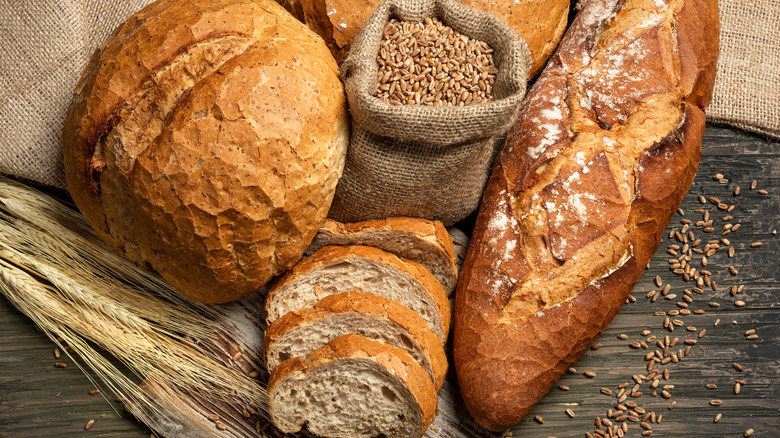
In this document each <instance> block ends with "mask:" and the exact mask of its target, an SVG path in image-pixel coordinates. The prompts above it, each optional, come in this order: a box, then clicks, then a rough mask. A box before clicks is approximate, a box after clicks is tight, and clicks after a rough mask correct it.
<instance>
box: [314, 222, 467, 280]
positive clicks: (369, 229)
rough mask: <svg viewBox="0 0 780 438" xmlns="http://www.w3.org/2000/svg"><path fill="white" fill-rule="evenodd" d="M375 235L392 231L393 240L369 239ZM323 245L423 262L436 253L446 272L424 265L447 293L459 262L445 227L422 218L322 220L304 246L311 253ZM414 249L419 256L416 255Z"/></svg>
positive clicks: (455, 275) (454, 277) (456, 272)
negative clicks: (373, 250)
mask: <svg viewBox="0 0 780 438" xmlns="http://www.w3.org/2000/svg"><path fill="white" fill-rule="evenodd" d="M374 234H391V235H393V236H394V237H393V238H392V240H393V242H383V241H381V240H379V239H377V238H372V235H374ZM407 242H408V246H409V248H408V250H407V249H406V248H404V249H401V250H394V249H395V247H396V246H397V245H404V244H406V243H407ZM326 245H341V246H347V245H367V246H374V247H377V248H379V249H382V250H384V251H387V252H391V253H393V254H395V255H397V256H398V257H402V258H406V259H408V260H412V261H414V262H417V263H420V264H423V265H426V263H425V258H424V257H423V256H422V254H423V253H424V254H425V255H427V256H435V257H436V260H437V261H438V265H440V266H445V267H446V268H445V271H444V272H442V273H441V274H440V275H438V276H436V273H435V269H432V268H433V266H430V265H426V266H427V267H428V270H429V271H430V272H431V273H433V274H434V276H436V278H437V279H438V280H439V282H440V283H441V285H442V286H443V287H444V291H445V292H446V293H447V295H450V294H451V293H452V292H453V291H454V290H455V286H456V284H457V282H458V262H457V258H456V256H455V247H454V245H453V243H452V238H451V237H450V235H449V233H448V232H447V229H446V228H445V227H444V224H442V223H441V222H439V221H431V220H428V219H421V218H409V217H390V218H387V219H382V220H370V221H362V222H353V223H348V224H345V223H341V222H337V221H334V220H331V219H328V220H327V221H325V224H323V226H322V227H320V230H319V231H318V232H317V235H316V236H315V237H314V240H313V241H312V242H311V245H309V247H308V248H307V249H306V253H307V254H311V253H314V252H316V251H317V250H319V249H320V248H322V247H323V246H326ZM415 252H417V253H418V254H419V256H417V255H416V254H415Z"/></svg>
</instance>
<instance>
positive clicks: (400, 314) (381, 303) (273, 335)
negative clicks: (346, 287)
mask: <svg viewBox="0 0 780 438" xmlns="http://www.w3.org/2000/svg"><path fill="white" fill-rule="evenodd" d="M350 317H352V318H354V317H361V318H362V317H365V318H367V319H370V320H372V323H367V324H366V328H367V329H368V331H367V332H366V333H357V334H360V335H362V336H366V337H369V338H371V336H370V333H371V332H373V331H375V330H378V329H379V328H378V326H377V325H376V324H377V323H379V324H390V325H393V326H396V327H398V328H400V329H401V330H403V332H405V333H408V334H409V336H410V337H411V338H412V339H413V340H414V342H415V343H416V344H417V345H418V347H417V348H418V349H419V351H420V352H421V353H422V354H423V355H424V364H423V363H421V365H423V367H427V368H428V370H429V372H430V374H431V379H432V380H433V382H434V385H435V387H436V389H437V390H438V389H440V388H441V386H442V384H444V378H445V377H446V375H447V357H446V356H445V354H444V347H443V346H442V343H441V341H440V340H439V338H438V337H437V336H436V334H435V333H434V332H433V331H431V329H430V328H428V324H427V323H426V322H425V320H423V319H422V317H421V316H420V315H418V314H417V313H415V312H414V311H412V310H411V309H409V308H408V307H406V306H404V305H402V304H401V303H398V302H396V301H392V300H389V299H387V298H384V297H381V296H379V295H374V294H368V293H359V292H342V293H339V294H334V295H329V296H327V297H325V298H323V299H321V300H320V301H318V302H317V303H316V304H315V305H314V306H313V307H307V308H304V309H301V310H298V311H293V312H288V313H286V314H285V315H284V316H282V317H281V318H279V319H277V320H276V321H274V323H273V324H271V325H270V326H269V327H268V329H267V330H266V332H265V340H264V342H263V345H264V346H265V349H264V355H265V363H266V367H267V368H268V369H269V370H270V371H273V369H274V368H275V365H277V364H275V363H274V364H272V363H270V362H269V355H279V352H276V349H277V343H278V342H279V341H280V340H283V339H284V338H285V337H286V336H290V334H291V333H293V332H295V331H305V330H306V328H307V327H310V326H313V325H318V324H321V325H325V326H329V329H330V331H331V336H333V337H334V338H335V337H337V336H338V335H339V320H341V319H342V318H350ZM342 334H344V333H342ZM299 336H300V335H299ZM377 340H380V341H381V339H377ZM288 342H289V341H288ZM395 342H397V343H398V345H396V346H397V347H400V348H404V347H403V345H404V342H402V340H401V339H397V340H393V343H395ZM410 348H412V347H410Z"/></svg>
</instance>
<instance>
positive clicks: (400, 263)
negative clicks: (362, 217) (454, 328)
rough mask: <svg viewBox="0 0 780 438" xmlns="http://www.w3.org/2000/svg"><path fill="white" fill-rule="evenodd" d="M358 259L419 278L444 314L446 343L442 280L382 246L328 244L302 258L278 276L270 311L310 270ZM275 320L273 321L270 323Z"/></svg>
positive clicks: (446, 313) (271, 292)
mask: <svg viewBox="0 0 780 438" xmlns="http://www.w3.org/2000/svg"><path fill="white" fill-rule="evenodd" d="M353 258H358V259H368V260H372V261H375V262H377V263H378V264H381V265H386V266H390V267H393V268H395V269H397V270H400V271H403V272H406V273H408V274H409V275H411V276H412V277H413V278H414V279H415V280H417V281H418V282H419V283H420V284H421V285H422V286H423V287H424V288H425V289H426V290H427V291H428V292H430V296H431V298H432V300H433V301H434V303H435V304H436V307H437V308H438V310H439V313H440V314H441V320H442V326H443V327H442V328H443V334H442V338H441V339H442V343H444V342H445V341H446V339H447V335H448V333H449V327H450V319H451V314H450V304H449V300H448V299H447V295H446V294H445V293H444V288H442V286H441V283H439V281H438V280H436V278H435V277H434V276H433V275H432V274H431V273H430V272H428V269H427V268H426V267H425V266H423V265H421V264H419V263H416V262H413V261H411V260H405V259H402V258H400V257H398V256H396V255H394V254H390V253H389V252H386V251H382V250H381V249H378V248H374V247H370V246H363V245H352V246H325V247H323V248H322V249H320V250H319V251H317V252H315V253H314V254H312V255H311V256H309V257H307V258H305V259H303V260H301V262H300V263H298V264H297V265H295V266H294V267H293V268H292V269H291V270H290V271H288V272H287V273H286V274H285V275H283V276H281V277H279V278H277V279H276V280H274V282H273V283H272V284H271V286H270V287H269V288H268V297H267V298H266V313H267V310H268V308H269V305H270V304H271V303H272V302H273V301H274V300H275V299H276V298H275V297H276V294H277V293H279V291H281V290H283V289H284V288H286V287H288V286H289V285H291V284H292V283H294V282H296V281H298V279H299V278H300V277H303V276H305V275H306V274H307V273H308V272H311V271H316V270H318V269H322V268H324V267H327V266H330V265H332V264H336V263H340V262H343V261H345V260H349V259H353ZM272 322H273V321H269V324H270V323H272Z"/></svg>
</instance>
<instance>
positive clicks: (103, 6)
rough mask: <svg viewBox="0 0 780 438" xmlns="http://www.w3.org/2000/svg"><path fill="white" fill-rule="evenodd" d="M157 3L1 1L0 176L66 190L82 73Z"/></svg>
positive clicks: (124, 0) (122, 0)
mask: <svg viewBox="0 0 780 438" xmlns="http://www.w3.org/2000/svg"><path fill="white" fill-rule="evenodd" d="M149 3H152V0H36V1H26V0H0V172H2V173H8V174H11V175H17V176H22V177H24V178H28V179H31V180H34V181H38V182H41V183H44V184H48V185H53V186H57V187H65V172H64V171H63V169H62V146H61V143H60V131H61V130H62V124H63V122H64V120H65V112H66V111H67V109H68V106H69V105H70V102H71V97H72V96H73V89H74V88H75V87H76V83H77V82H78V79H79V76H80V75H81V70H82V69H83V68H84V66H85V65H87V61H88V60H89V57H90V56H91V55H92V52H93V51H94V50H95V49H96V48H97V47H98V46H99V45H100V44H101V43H102V42H103V40H104V39H106V37H107V36H108V35H109V34H110V33H111V31H113V30H114V28H116V27H117V26H118V25H119V24H120V23H121V22H123V21H124V20H125V19H127V18H128V17H129V16H130V15H132V14H133V13H134V12H135V11H137V10H139V9H141V8H142V7H144V6H146V5H147V4H149Z"/></svg>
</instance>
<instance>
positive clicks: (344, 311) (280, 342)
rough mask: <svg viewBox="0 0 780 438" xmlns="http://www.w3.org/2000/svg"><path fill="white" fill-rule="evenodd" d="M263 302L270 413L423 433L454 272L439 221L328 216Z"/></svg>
mask: <svg viewBox="0 0 780 438" xmlns="http://www.w3.org/2000/svg"><path fill="white" fill-rule="evenodd" d="M307 254H309V255H308V257H306V258H305V259H303V260H302V261H300V262H299V263H298V264H297V265H296V266H295V267H294V268H293V269H292V270H290V271H288V272H287V273H286V274H285V275H284V276H282V277H280V278H279V279H277V281H275V282H274V283H273V284H272V285H271V287H270V288H269V291H268V298H267V299H266V304H265V310H266V316H267V322H268V324H269V326H268V329H267V331H266V334H265V363H266V366H267V368H268V371H269V372H270V373H271V377H270V379H269V382H268V392H269V396H270V400H269V404H268V405H269V413H270V417H271V420H272V421H273V423H274V424H275V425H276V426H277V428H279V430H281V431H283V432H287V433H291V432H297V431H299V430H300V429H301V428H302V427H303V426H304V425H306V426H307V428H308V430H309V431H310V432H312V433H314V434H316V435H319V436H327V437H372V436H380V435H381V436H386V437H388V438H390V437H419V436H422V434H423V432H425V430H426V428H427V427H428V425H429V424H430V423H431V421H433V419H434V418H435V416H436V414H437V412H438V400H437V396H436V393H437V392H438V390H439V388H441V386H442V384H443V383H444V378H445V376H446V374H447V357H446V355H445V353H444V343H445V342H446V340H447V335H448V333H449V326H450V319H451V314H450V304H449V300H448V294H451V293H452V291H453V290H454V289H455V284H456V283H457V273H458V266H457V262H456V257H455V250H454V247H453V243H452V240H451V238H450V236H449V235H448V234H447V230H446V229H445V228H444V226H443V225H442V224H441V223H440V222H433V221H428V220H423V219H411V218H390V219H386V220H381V221H367V222H360V223H355V224H341V223H338V222H333V221H329V222H327V223H326V224H325V225H324V226H323V227H322V229H321V230H320V232H319V233H318V234H317V237H316V238H315V240H314V242H313V243H312V245H311V246H310V248H309V250H308V251H307Z"/></svg>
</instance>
